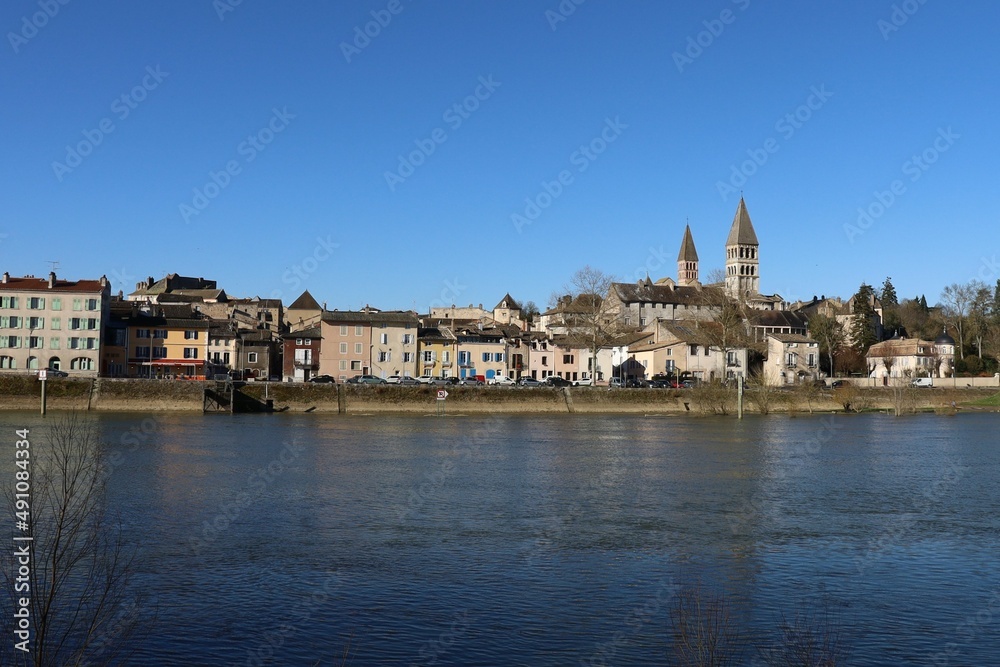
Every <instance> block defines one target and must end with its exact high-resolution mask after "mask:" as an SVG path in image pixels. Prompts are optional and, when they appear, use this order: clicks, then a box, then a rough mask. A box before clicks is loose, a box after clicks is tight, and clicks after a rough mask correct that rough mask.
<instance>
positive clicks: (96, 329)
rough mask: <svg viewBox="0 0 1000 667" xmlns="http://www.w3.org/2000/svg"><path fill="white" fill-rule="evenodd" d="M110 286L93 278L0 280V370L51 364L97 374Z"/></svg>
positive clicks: (77, 372) (6, 275)
mask: <svg viewBox="0 0 1000 667" xmlns="http://www.w3.org/2000/svg"><path fill="white" fill-rule="evenodd" d="M110 297H111V288H110V286H109V284H108V280H107V278H106V277H104V276H101V277H100V278H99V279H97V280H60V279H58V278H57V277H56V274H55V273H54V272H52V273H49V275H48V278H47V279H46V278H35V277H34V276H24V277H21V278H17V277H13V276H11V275H10V274H9V273H7V272H4V274H3V277H2V279H0V372H8V371H35V370H38V369H42V368H54V369H59V370H63V371H73V372H74V375H82V376H90V377H96V376H97V374H98V371H99V369H100V367H101V342H102V331H103V328H104V325H105V323H106V322H107V318H108V312H109V308H110V301H111V298H110Z"/></svg>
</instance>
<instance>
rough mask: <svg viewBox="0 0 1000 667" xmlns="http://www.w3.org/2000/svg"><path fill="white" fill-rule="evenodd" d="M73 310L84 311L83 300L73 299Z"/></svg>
mask: <svg viewBox="0 0 1000 667" xmlns="http://www.w3.org/2000/svg"><path fill="white" fill-rule="evenodd" d="M73 310H83V299H73Z"/></svg>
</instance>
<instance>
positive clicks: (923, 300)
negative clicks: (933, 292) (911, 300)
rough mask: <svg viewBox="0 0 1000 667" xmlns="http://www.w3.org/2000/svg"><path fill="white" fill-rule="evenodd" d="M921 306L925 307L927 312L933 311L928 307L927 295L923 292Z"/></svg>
mask: <svg viewBox="0 0 1000 667" xmlns="http://www.w3.org/2000/svg"><path fill="white" fill-rule="evenodd" d="M920 307H921V308H923V309H924V312H925V313H929V312H931V309H930V308H928V307H927V297H926V296H924V295H923V294H921V295H920Z"/></svg>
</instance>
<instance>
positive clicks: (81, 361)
mask: <svg viewBox="0 0 1000 667" xmlns="http://www.w3.org/2000/svg"><path fill="white" fill-rule="evenodd" d="M69 367H70V369H71V370H74V371H92V370H94V360H93V359H88V358H87V357H77V358H76V359H73V360H72V361H71V362H69Z"/></svg>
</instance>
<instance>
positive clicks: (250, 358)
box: [185, 348, 257, 364]
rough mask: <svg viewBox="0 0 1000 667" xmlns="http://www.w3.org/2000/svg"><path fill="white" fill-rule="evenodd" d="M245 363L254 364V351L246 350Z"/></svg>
mask: <svg viewBox="0 0 1000 667" xmlns="http://www.w3.org/2000/svg"><path fill="white" fill-rule="evenodd" d="M185 349H186V348H185ZM247 363H248V364H256V363H257V353H256V352H247Z"/></svg>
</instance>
